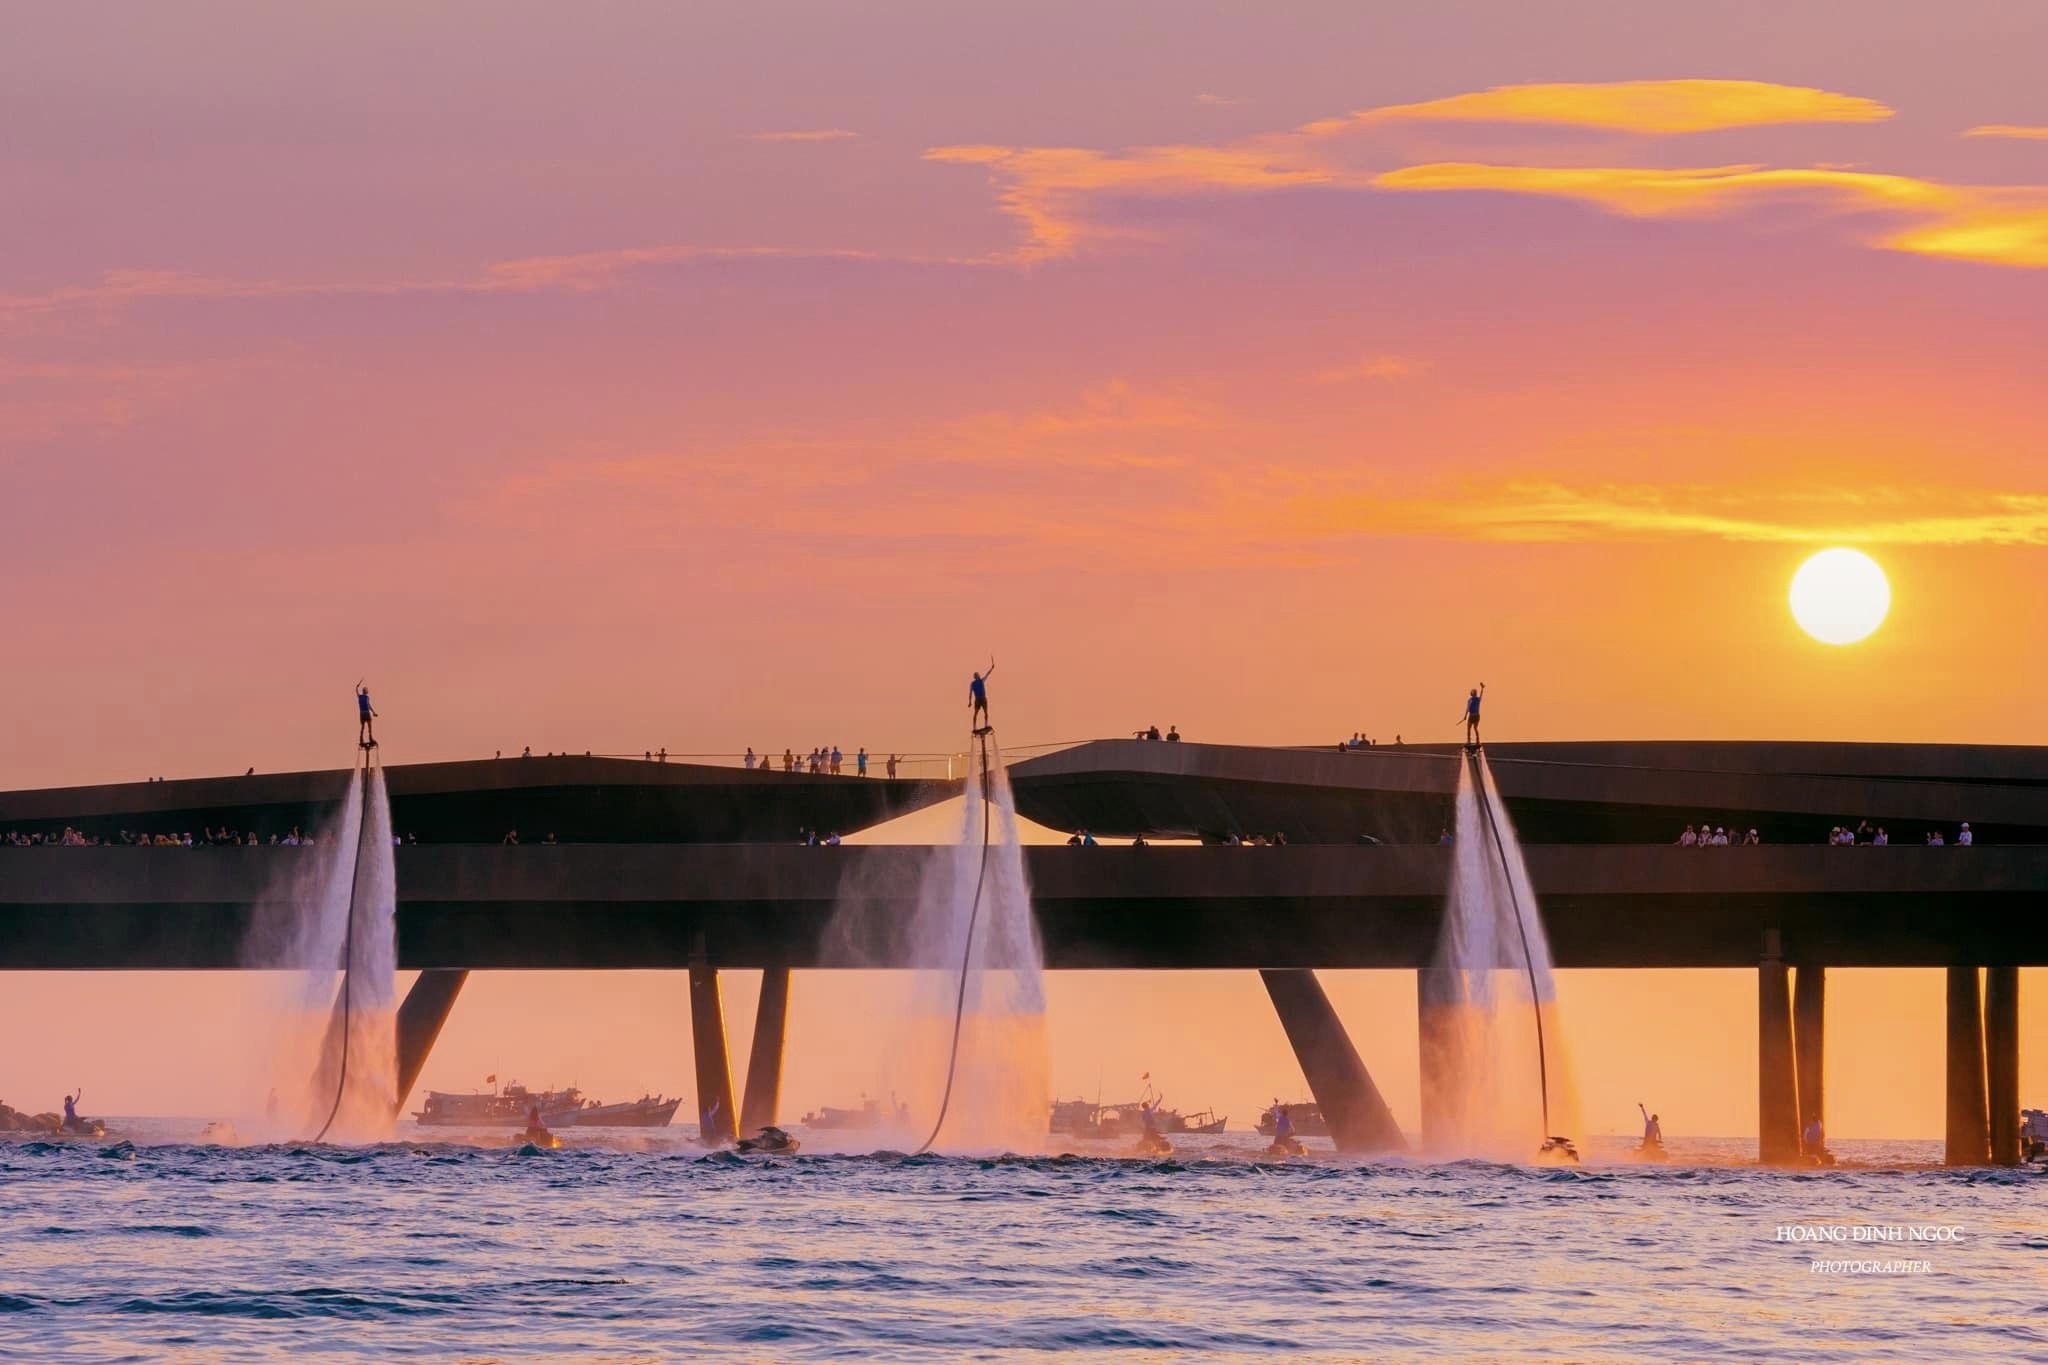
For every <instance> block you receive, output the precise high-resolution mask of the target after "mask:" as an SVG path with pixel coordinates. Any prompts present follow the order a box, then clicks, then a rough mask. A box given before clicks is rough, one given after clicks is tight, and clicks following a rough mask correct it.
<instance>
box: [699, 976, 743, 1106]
mask: <svg viewBox="0 0 2048 1365" xmlns="http://www.w3.org/2000/svg"><path fill="white" fill-rule="evenodd" d="M690 1039H691V1043H692V1046H693V1048H694V1050H695V1052H696V1054H697V1129H698V1132H699V1133H700V1134H701V1135H702V1137H703V1140H704V1142H705V1143H706V1144H712V1143H720V1142H731V1141H732V1140H733V1136H734V1129H733V1120H734V1118H735V1115H734V1114H733V1111H732V1065H731V1063H730V1062H729V1061H727V1059H726V1051H725V1006H724V1005H723V1003H721V1001H720V999H719V994H718V969H717V968H716V967H709V966H705V965H703V964H702V963H693V964H692V965H691V967H690Z"/></svg>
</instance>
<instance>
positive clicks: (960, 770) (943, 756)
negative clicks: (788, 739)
mask: <svg viewBox="0 0 2048 1365" xmlns="http://www.w3.org/2000/svg"><path fill="white" fill-rule="evenodd" d="M1088 742H1089V741H1087V740H1084V739H1060V740H1047V741H1043V742H1036V743H1031V744H1021V745H1017V746H1015V747H1005V748H1003V750H1002V755H1003V763H1004V765H1005V766H1008V765H1009V764H1012V763H1018V762H1022V761H1023V760H1025V759H1027V758H1036V757H1038V756H1039V755H1041V754H1049V753H1055V752H1057V751H1059V750H1061V749H1071V748H1073V747H1075V746H1076V745H1080V744H1086V743H1088ZM791 752H792V755H793V757H794V759H795V767H793V768H791V769H789V770H788V771H791V772H799V773H808V772H810V771H811V769H810V766H809V758H810V755H809V753H808V751H807V752H805V753H795V752H794V751H793V750H792V751H791ZM858 753H859V750H858V749H844V750H841V752H840V764H839V775H840V776H842V777H851V776H853V775H855V773H856V772H857V771H858V768H857V761H858V760H857V755H858ZM890 753H891V751H890V750H886V749H881V750H877V749H870V750H868V773H867V775H868V776H869V777H886V776H887V775H888V763H889V757H890ZM584 756H587V757H593V758H621V759H631V760H635V761H638V762H645V763H698V764H706V765H709V766H712V767H719V768H744V767H745V766H746V760H747V756H746V753H745V751H744V750H742V751H740V752H738V753H731V752H725V751H717V752H685V751H681V750H675V749H646V750H642V751H641V752H639V753H603V754H586V755H584ZM895 757H896V775H897V776H898V777H903V778H909V777H918V778H943V779H945V780H947V781H954V780H957V779H958V778H961V777H964V776H965V775H966V774H967V771H968V753H967V751H966V750H965V749H955V750H953V751H951V752H929V751H927V752H918V753H905V752H897V753H896V754H895ZM754 766H755V767H757V768H761V769H764V770H766V771H768V772H778V773H779V772H782V771H784V769H783V766H782V755H781V754H779V753H775V754H767V753H761V754H756V755H755V756H754ZM820 771H827V772H829V771H830V769H829V768H826V769H821V770H820Z"/></svg>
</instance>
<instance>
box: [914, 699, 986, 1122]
mask: <svg viewBox="0 0 2048 1365" xmlns="http://www.w3.org/2000/svg"><path fill="white" fill-rule="evenodd" d="M995 667H996V663H995V660H994V659H990V660H989V663H988V671H989V672H990V673H993V672H995ZM986 676H987V674H976V675H975V681H976V682H977V683H979V682H980V681H981V680H982V679H983V678H985V677H986ZM974 702H975V714H976V716H977V717H978V718H979V719H981V720H982V721H983V722H986V721H987V719H988V698H987V695H986V693H984V692H983V691H982V690H981V689H980V688H978V687H977V688H976V689H975V692H974ZM994 730H995V727H994V726H992V725H988V724H986V723H984V724H982V725H980V726H978V727H976V729H975V731H974V739H975V742H976V744H977V745H978V746H979V748H980V751H981V866H980V868H979V869H978V870H977V871H976V872H975V874H974V900H973V902H972V904H971V905H970V906H969V908H968V911H967V935H966V940H965V942H963V943H962V944H961V945H960V988H959V991H958V992H957V994H956V995H955V996H954V998H953V1041H952V1043H951V1044H950V1045H949V1046H948V1047H947V1050H946V1087H945V1089H944V1090H943V1091H941V1092H940V1094H939V1116H938V1118H937V1119H936V1120H935V1121H934V1122H933V1123H932V1132H931V1136H930V1137H928V1138H926V1139H925V1140H924V1143H923V1145H922V1146H920V1147H919V1148H918V1149H917V1151H916V1152H915V1153H914V1154H913V1155H916V1156H923V1155H924V1154H925V1153H926V1152H929V1151H930V1150H931V1149H932V1144H933V1143H936V1142H937V1141H938V1140H939V1130H940V1129H942V1128H944V1127H945V1126H946V1110H947V1108H948V1107H949V1106H950V1105H951V1104H952V1102H953V1078H954V1075H955V1073H956V1072H957V1071H958V1070H959V1068H960V1026H961V1024H962V1022H963V1021H964V1020H965V1019H966V1017H967V973H968V970H969V968H970V967H971V965H972V964H973V962H974V926H975V924H976V922H977V921H979V920H980V918H981V888H982V886H983V884H984V883H986V882H987V880H988V850H989V844H990V842H991V841H990V821H991V819H992V818H993V814H994V804H995V803H994V801H993V799H992V798H993V795H994V793H993V791H992V790H991V788H992V787H993V782H992V780H991V778H990V774H989V766H988V737H989V735H990V734H992V733H993V732H994Z"/></svg>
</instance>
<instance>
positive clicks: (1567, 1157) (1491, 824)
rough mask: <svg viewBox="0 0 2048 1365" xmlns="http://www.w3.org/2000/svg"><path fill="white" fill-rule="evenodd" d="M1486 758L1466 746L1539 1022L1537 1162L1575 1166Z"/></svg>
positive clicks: (1476, 746)
mask: <svg viewBox="0 0 2048 1365" xmlns="http://www.w3.org/2000/svg"><path fill="white" fill-rule="evenodd" d="M1483 754H1484V750H1482V749H1481V748H1480V746H1479V744H1478V743H1477V742H1473V743H1469V744H1467V745H1466V746H1465V762H1466V763H1467V764H1468V765H1470V767H1471V769H1472V790H1473V791H1474V793H1476V794H1477V795H1478V797H1479V809H1480V810H1482V811H1484V812H1485V813H1486V830H1487V833H1488V834H1489V835H1491V836H1492V838H1493V851H1494V853H1495V855H1496V856H1497V857H1499V859H1500V872H1501V880H1502V881H1504V882H1505V883H1506V884H1507V888H1508V903H1509V904H1510V905H1512V906H1513V907H1514V910H1515V932H1516V933H1517V934H1519V935H1520V936H1521V940H1522V966H1523V968H1524V969H1525V970H1527V972H1528V973H1529V1008H1530V1009H1531V1010H1532V1011H1534V1013H1535V1019H1536V1080H1537V1087H1538V1090H1537V1093H1538V1094H1539V1096H1540V1097H1541V1099H1542V1103H1543V1132H1544V1138H1543V1145H1542V1146H1541V1147H1539V1148H1538V1149H1537V1151H1536V1159H1537V1160H1538V1161H1546V1162H1556V1161H1568V1162H1572V1163H1574V1164H1576V1163H1577V1162H1578V1160H1579V1149H1578V1148H1577V1147H1575V1146H1574V1145H1573V1144H1572V1140H1571V1139H1570V1138H1568V1137H1559V1136H1558V1135H1556V1134H1555V1133H1552V1132H1551V1131H1550V1062H1549V1058H1548V1057H1547V1056H1546V1055H1545V1050H1544V1046H1543V997H1542V994H1541V992H1540V991H1539V989H1538V987H1537V984H1536V960H1535V958H1533V957H1532V956H1530V953H1529V926H1528V923H1527V921H1526V920H1525V919H1524V918H1523V915H1522V898H1521V895H1520V893H1519V892H1517V891H1516V890H1515V876H1514V873H1513V871H1512V870H1511V869H1510V868H1509V866H1508V851H1507V846H1506V845H1505V844H1504V843H1502V842H1501V837H1500V822H1499V821H1498V820H1497V819H1496V818H1495V817H1494V813H1493V796H1492V793H1491V792H1489V791H1488V790H1487V786H1486V770H1485V769H1484V768H1483V767H1481V766H1480V759H1481V758H1482V756H1483Z"/></svg>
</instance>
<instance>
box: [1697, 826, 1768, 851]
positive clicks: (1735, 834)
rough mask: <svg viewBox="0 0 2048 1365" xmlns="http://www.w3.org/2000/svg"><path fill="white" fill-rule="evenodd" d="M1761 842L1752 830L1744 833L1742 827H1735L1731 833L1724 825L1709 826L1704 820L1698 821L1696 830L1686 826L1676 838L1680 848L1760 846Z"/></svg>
mask: <svg viewBox="0 0 2048 1365" xmlns="http://www.w3.org/2000/svg"><path fill="white" fill-rule="evenodd" d="M1762 842H1763V840H1762V839H1760V838H1758V837H1757V832H1756V830H1755V829H1754V828H1752V829H1750V830H1749V831H1748V832H1747V833H1745V832H1744V831H1743V829H1742V827H1741V826H1740V825H1737V826H1736V827H1735V828H1734V829H1733V831H1731V830H1730V829H1729V827H1728V826H1726V825H1710V824H1708V823H1707V822H1706V821H1704V820H1702V821H1700V824H1699V828H1698V829H1694V828H1693V827H1692V826H1691V825H1687V826H1686V827H1685V832H1684V833H1683V834H1680V835H1679V836H1678V843H1679V846H1680V847H1682V848H1694V847H1698V848H1726V847H1728V846H1729V845H1731V844H1760V843H1762Z"/></svg>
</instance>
